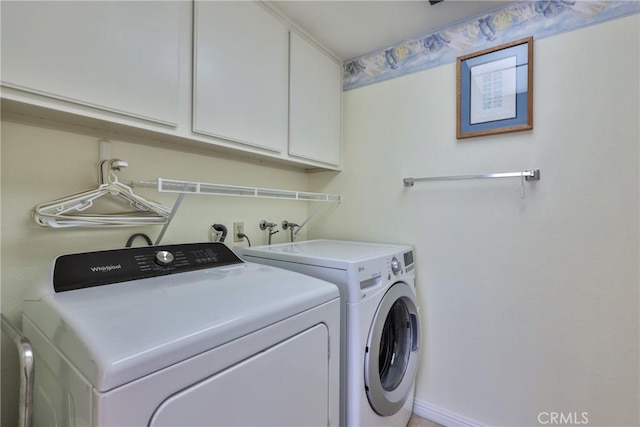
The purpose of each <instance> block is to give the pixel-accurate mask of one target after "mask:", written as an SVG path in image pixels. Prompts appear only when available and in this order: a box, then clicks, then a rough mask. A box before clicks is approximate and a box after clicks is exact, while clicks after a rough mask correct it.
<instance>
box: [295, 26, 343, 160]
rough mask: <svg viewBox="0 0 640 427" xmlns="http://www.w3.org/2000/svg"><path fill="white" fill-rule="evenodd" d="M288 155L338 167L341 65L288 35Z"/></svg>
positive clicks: (301, 40)
mask: <svg viewBox="0 0 640 427" xmlns="http://www.w3.org/2000/svg"><path fill="white" fill-rule="evenodd" d="M290 55H291V56H290V59H289V61H290V66H291V68H290V74H291V77H290V94H289V99H290V103H289V153H290V154H291V155H293V156H297V157H301V158H304V159H310V160H316V161H319V162H324V163H328V164H331V165H336V166H337V165H339V164H340V157H341V156H340V134H341V126H340V123H341V108H340V106H341V99H342V66H341V64H340V63H338V62H337V61H335V60H334V59H333V58H331V57H329V56H328V55H327V54H326V53H324V52H323V51H321V50H320V49H319V48H317V47H316V46H314V45H313V44H311V43H310V42H308V41H307V40H305V39H304V38H302V37H301V36H299V35H298V34H296V33H294V32H291V46H290Z"/></svg>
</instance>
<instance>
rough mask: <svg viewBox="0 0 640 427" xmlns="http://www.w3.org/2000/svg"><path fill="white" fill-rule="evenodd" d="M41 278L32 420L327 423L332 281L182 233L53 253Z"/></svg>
mask: <svg viewBox="0 0 640 427" xmlns="http://www.w3.org/2000/svg"><path fill="white" fill-rule="evenodd" d="M40 285H41V286H39V287H38V289H35V292H34V294H33V295H32V296H30V297H28V298H27V301H25V304H24V313H23V332H24V334H25V335H26V336H27V338H28V339H29V340H30V341H31V344H32V346H33V349H34V353H35V359H36V361H35V364H36V368H35V372H36V374H35V387H34V389H35V399H34V401H35V402H34V425H35V426H47V427H51V426H71V425H78V426H80V425H83V426H100V427H103V426H113V427H115V426H118V427H121V426H185V425H188V426H218V425H220V426H248V425H251V426H267V425H268V426H274V425H277V426H302V425H305V426H306V425H316V426H323V427H324V426H327V425H333V426H336V425H338V418H339V400H338V399H339V397H338V393H337V391H338V388H339V357H338V355H339V353H340V348H339V332H340V318H339V315H340V302H339V294H338V290H337V289H336V288H335V286H334V285H333V284H330V283H327V282H324V281H322V280H318V279H316V278H313V277H308V276H304V275H301V274H298V273H294V272H291V271H285V270H282V269H277V268H273V267H269V266H265V265H258V264H252V263H246V262H244V261H242V260H240V259H239V258H238V257H236V255H235V254H234V253H233V252H231V250H230V249H228V248H227V247H226V246H225V245H224V244H222V243H194V244H184V245H167V246H156V247H152V246H150V247H140V248H128V249H119V250H111V251H100V252H90V253H80V254H72V255H64V256H60V257H58V258H57V259H56V260H55V262H54V264H53V267H52V270H51V273H50V275H49V277H48V278H47V279H46V280H44V281H43V282H42V283H41V284H40Z"/></svg>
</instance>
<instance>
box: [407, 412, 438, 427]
mask: <svg viewBox="0 0 640 427" xmlns="http://www.w3.org/2000/svg"><path fill="white" fill-rule="evenodd" d="M407 427H443V426H441V425H440V424H437V423H434V422H433V421H429V420H427V419H425V418H422V417H419V416H417V415H416V414H413V415H412V416H411V418H410V419H409V424H407Z"/></svg>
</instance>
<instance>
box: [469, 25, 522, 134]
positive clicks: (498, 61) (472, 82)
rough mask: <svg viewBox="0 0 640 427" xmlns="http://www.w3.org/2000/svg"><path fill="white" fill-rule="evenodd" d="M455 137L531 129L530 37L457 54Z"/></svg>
mask: <svg viewBox="0 0 640 427" xmlns="http://www.w3.org/2000/svg"><path fill="white" fill-rule="evenodd" d="M456 73H457V79H456V80H457V84H456V96H457V109H456V138H458V139H462V138H471V137H474V136H484V135H495V134H499V133H506V132H516V131H522V130H529V129H533V37H528V38H525V39H521V40H517V41H514V42H511V43H506V44H503V45H500V46H496V47H492V48H489V49H485V50H482V51H480V52H475V53H471V54H469V55H464V56H460V57H458V59H457V63H456Z"/></svg>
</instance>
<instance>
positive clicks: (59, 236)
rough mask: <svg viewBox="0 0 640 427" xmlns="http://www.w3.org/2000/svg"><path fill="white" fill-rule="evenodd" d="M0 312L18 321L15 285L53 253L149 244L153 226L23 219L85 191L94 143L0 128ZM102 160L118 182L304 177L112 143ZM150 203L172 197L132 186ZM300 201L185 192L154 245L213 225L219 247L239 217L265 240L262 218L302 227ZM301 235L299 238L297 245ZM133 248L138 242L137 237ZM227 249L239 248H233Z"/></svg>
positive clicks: (5, 413)
mask: <svg viewBox="0 0 640 427" xmlns="http://www.w3.org/2000/svg"><path fill="white" fill-rule="evenodd" d="M1 137H2V143H1V144H2V145H1V152H2V157H1V158H2V252H1V253H2V259H1V261H2V264H1V279H2V282H1V284H2V287H1V289H0V291H1V295H2V313H3V314H4V315H5V316H7V317H8V318H9V319H10V320H11V321H12V322H14V323H16V324H17V325H20V312H21V302H22V299H23V295H24V292H25V289H26V288H27V287H29V286H30V285H31V284H32V283H33V282H34V281H36V280H39V279H40V277H41V275H42V273H43V271H44V269H45V268H46V267H47V266H48V265H49V264H50V262H51V261H52V260H53V258H54V257H55V256H56V255H60V254H63V253H71V252H81V251H91V250H101V249H110V248H118V247H124V245H125V242H126V241H127V238H128V237H129V236H130V235H131V234H133V233H136V232H143V233H146V234H148V235H149V236H150V237H151V238H152V239H153V240H155V238H156V236H157V235H158V233H159V232H160V229H161V227H159V226H149V227H136V228H116V229H108V230H106V229H86V228H79V229H64V230H62V229H51V228H41V227H39V226H37V225H36V224H35V222H34V221H33V220H32V218H31V209H32V208H33V206H34V205H36V204H37V203H40V202H44V201H49V200H53V199H55V198H57V197H60V196H63V195H66V194H69V193H72V192H76V191H81V190H84V189H89V188H92V187H94V186H96V185H97V181H96V179H97V175H96V168H95V165H96V163H97V161H98V145H99V144H98V139H96V138H94V137H89V136H84V135H78V134H72V133H67V132H61V131H56V130H49V129H44V128H39V127H33V126H29V125H24V124H16V123H11V122H6V121H4V122H2V133H1ZM110 145H111V155H112V157H117V158H121V159H123V160H125V161H127V162H128V163H129V167H128V168H126V169H125V170H123V171H122V172H121V173H120V174H119V177H120V181H121V182H124V183H129V182H131V181H132V180H133V181H135V180H153V179H155V178H157V177H163V178H173V179H184V180H194V181H202V182H213V183H221V184H233V185H247V186H258V187H265V188H279V189H289V190H306V189H307V174H306V173H304V172H301V171H300V170H294V169H285V168H282V167H270V166H265V165H260V164H259V163H258V162H254V161H243V160H239V159H232V158H228V157H227V158H222V157H216V156H204V155H197V154H189V153H186V152H180V151H171V150H166V149H160V148H152V147H149V146H145V145H136V144H129V143H126V142H122V141H115V140H112V142H111V144H110ZM136 192H138V193H139V194H142V195H145V196H147V197H149V198H151V199H153V200H156V201H159V202H162V203H164V204H166V205H168V206H172V205H173V203H174V201H175V200H176V195H174V194H167V193H162V194H160V193H158V192H156V191H155V190H153V189H139V190H136ZM308 208H309V207H308V206H307V203H306V202H296V201H274V200H269V199H251V198H238V197H221V196H196V195H193V196H187V197H186V198H185V199H184V202H183V204H182V205H181V208H180V210H179V211H178V213H177V215H176V217H175V219H174V221H173V222H172V224H171V225H170V227H169V229H168V230H167V233H166V235H165V237H164V239H163V243H181V242H198V241H206V240H208V239H209V234H208V233H209V228H210V227H211V225H212V224H214V223H222V224H225V225H226V226H227V227H228V228H229V232H230V234H229V236H228V237H227V243H228V245H229V246H230V247H233V245H234V243H233V239H232V237H231V227H232V223H233V222H234V221H244V223H245V233H246V234H247V235H248V236H249V237H250V239H251V243H252V244H254V245H259V244H266V242H267V241H266V235H265V232H264V231H260V230H259V227H258V223H259V221H260V220H262V219H266V220H269V221H273V222H276V223H281V222H282V220H284V219H287V220H289V221H293V222H296V223H302V222H303V221H304V220H305V218H306V217H307V211H308ZM305 234H306V230H305V229H303V230H302V231H301V232H300V235H299V236H300V239H305ZM288 238H289V234H288V232H287V233H285V232H282V231H281V232H279V233H278V234H276V235H274V237H273V242H274V243H282V242H286V241H288ZM135 244H136V246H139V245H142V244H144V242H143V241H142V240H137V241H136V242H135ZM235 245H246V243H236V244H235ZM16 358H17V355H16V352H15V350H14V349H13V346H12V344H11V342H10V341H8V340H6V339H5V338H4V336H3V340H2V420H1V423H0V424H1V425H3V426H10V425H16V423H17V410H16V408H17V405H18V403H17V387H18V376H17V373H18V365H17V359H16Z"/></svg>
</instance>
